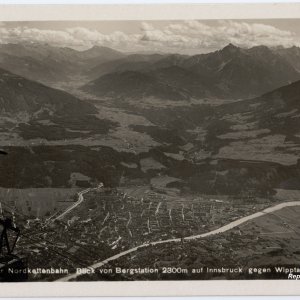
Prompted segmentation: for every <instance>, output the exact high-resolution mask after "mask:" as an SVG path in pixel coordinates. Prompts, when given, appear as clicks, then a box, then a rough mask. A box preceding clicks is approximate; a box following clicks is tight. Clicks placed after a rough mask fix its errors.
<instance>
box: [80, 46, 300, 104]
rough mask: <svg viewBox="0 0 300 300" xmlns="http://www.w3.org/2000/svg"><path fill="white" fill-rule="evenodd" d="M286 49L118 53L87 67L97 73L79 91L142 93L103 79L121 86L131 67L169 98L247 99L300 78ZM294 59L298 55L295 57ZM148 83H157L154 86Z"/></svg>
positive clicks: (112, 93) (111, 94) (130, 95)
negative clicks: (115, 57) (191, 53)
mask: <svg viewBox="0 0 300 300" xmlns="http://www.w3.org/2000/svg"><path fill="white" fill-rule="evenodd" d="M290 51H291V49H284V50H281V53H280V54H279V53H278V52H276V51H273V50H272V49H269V48H267V47H265V46H258V47H253V48H250V49H242V48H239V47H236V46H234V45H232V44H229V45H228V46H226V47H225V48H223V49H221V50H219V51H215V52H212V53H208V54H200V55H194V56H184V55H165V56H163V57H161V56H159V55H151V56H149V57H147V59H145V56H144V55H142V56H140V57H137V56H135V57H134V58H132V57H124V58H121V59H119V60H118V61H112V62H108V63H104V64H102V65H101V64H100V65H98V66H97V67H96V68H93V69H92V70H91V75H90V76H91V77H95V76H96V73H97V72H98V74H100V76H99V77H98V78H97V79H95V80H93V81H92V82H90V83H88V84H86V85H85V86H83V88H82V89H83V90H84V91H87V92H89V93H91V94H94V95H97V96H101V97H102V96H115V97H137V98H141V97H145V94H143V93H137V91H136V90H134V91H132V89H131V86H129V87H128V90H124V89H120V90H117V91H116V90H115V89H113V88H112V86H108V85H107V84H106V83H105V82H106V81H107V78H108V76H109V78H110V79H111V80H112V82H113V83H114V84H113V86H114V87H116V86H119V85H122V83H121V81H127V80H128V79H127V76H131V74H132V73H128V71H135V72H136V73H135V74H136V76H145V75H147V81H144V82H143V83H142V85H143V86H144V87H145V88H147V86H149V85H151V86H152V87H153V90H159V89H161V86H162V85H163V86H164V90H167V89H168V90H170V91H173V93H170V96H169V97H168V98H169V99H171V100H176V99H178V98H181V97H183V98H203V97H204V98H223V99H232V98H233V99H239V98H244V99H245V98H251V97H254V96H258V95H261V94H263V93H265V92H268V91H271V90H273V89H275V88H277V87H280V86H283V85H286V84H289V83H291V82H293V81H296V80H298V79H300V74H299V72H298V70H297V69H296V68H295V67H294V63H292V61H291V60H288V59H287V57H288V56H289V55H288V53H289V52H290ZM285 53H287V54H285ZM295 60H297V61H300V58H299V57H298V58H297V56H295ZM293 61H294V60H293ZM101 66H102V67H101ZM126 72H127V73H126ZM138 74H139V75H138ZM154 82H157V83H159V84H158V85H157V88H156V87H155V86H153V84H154ZM142 90H143V89H142ZM131 91H132V93H131ZM174 92H175V94H174ZM149 95H151V96H154V97H159V98H160V97H161V98H165V96H164V93H162V94H160V95H157V93H152V92H151V91H150V92H149V93H148V94H147V95H146V96H149Z"/></svg>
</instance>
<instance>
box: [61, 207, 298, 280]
mask: <svg viewBox="0 0 300 300" xmlns="http://www.w3.org/2000/svg"><path fill="white" fill-rule="evenodd" d="M289 206H300V201H291V202H284V203H280V204H277V205H275V206H272V207H269V208H266V209H264V210H262V211H260V212H257V213H254V214H252V215H249V216H246V217H242V218H240V219H238V220H235V221H233V222H231V223H229V224H227V225H224V226H222V227H220V228H218V229H215V230H212V231H209V232H207V233H202V234H197V235H192V236H188V237H185V238H184V240H186V241H188V240H196V239H200V238H205V237H208V236H211V235H215V234H219V233H223V232H226V231H228V230H230V229H233V228H235V227H237V226H239V225H241V224H243V223H245V222H248V221H250V220H253V219H256V218H258V217H261V216H263V215H265V214H269V213H272V212H274V211H277V210H280V209H282V208H284V207H289ZM181 241H182V239H181V238H173V239H167V240H160V241H155V242H151V243H147V244H142V245H140V246H137V247H134V248H131V249H128V250H126V251H123V252H120V253H118V254H116V255H114V256H111V257H109V258H107V259H105V260H103V261H100V262H98V263H95V264H93V265H91V266H88V268H93V269H97V268H100V267H102V266H104V265H106V264H107V263H109V262H111V261H114V260H116V259H118V258H120V257H123V256H125V255H127V254H129V253H132V252H135V251H137V250H139V249H142V248H146V247H149V246H150V245H151V246H154V245H158V244H167V243H174V242H181ZM77 276H79V274H76V273H74V274H70V275H68V276H65V277H62V278H60V279H58V280H57V281H69V280H71V279H75V278H76V277H77Z"/></svg>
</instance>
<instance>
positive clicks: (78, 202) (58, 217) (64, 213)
mask: <svg viewBox="0 0 300 300" xmlns="http://www.w3.org/2000/svg"><path fill="white" fill-rule="evenodd" d="M102 187H103V183H100V184H99V185H98V186H97V187H95V188H88V189H85V190H83V191H80V192H78V193H77V195H78V200H77V201H76V202H75V203H73V204H72V205H71V206H69V207H68V208H67V209H66V210H65V211H64V212H62V213H61V214H59V215H58V216H56V217H54V215H53V216H52V217H51V218H49V219H48V220H47V221H48V222H49V221H50V219H51V221H52V222H53V221H55V220H61V219H62V218H63V217H64V216H65V215H66V214H68V213H69V212H70V211H71V210H73V209H74V208H76V207H77V206H78V205H79V204H81V203H82V202H83V201H84V197H83V195H84V194H86V193H88V192H90V191H92V190H99V189H101V188H102Z"/></svg>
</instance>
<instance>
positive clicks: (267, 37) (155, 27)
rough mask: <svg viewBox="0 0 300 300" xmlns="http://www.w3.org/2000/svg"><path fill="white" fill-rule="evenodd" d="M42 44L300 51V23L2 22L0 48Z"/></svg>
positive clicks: (165, 49)
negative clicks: (294, 48)
mask: <svg viewBox="0 0 300 300" xmlns="http://www.w3.org/2000/svg"><path fill="white" fill-rule="evenodd" d="M24 41H26V42H41V43H47V44H50V45H53V46H60V47H71V48H74V49H78V50H84V49H87V48H90V47H93V46H95V45H98V46H106V47H111V48H113V49H116V50H119V51H123V52H168V53H182V54H197V53H207V52H211V51H215V50H218V49H221V48H223V47H224V46H226V45H227V44H229V43H232V44H234V45H236V46H239V47H243V48H249V47H253V46H257V45H266V46H269V47H276V46H283V47H291V46H294V45H295V46H300V19H290V20H284V19H274V20H272V19H271V20H187V21H143V22H141V21H89V22H85V21H79V22H75V21H72V22H69V21H68V22H65V21H61V22H58V21H42V22H0V43H18V42H24Z"/></svg>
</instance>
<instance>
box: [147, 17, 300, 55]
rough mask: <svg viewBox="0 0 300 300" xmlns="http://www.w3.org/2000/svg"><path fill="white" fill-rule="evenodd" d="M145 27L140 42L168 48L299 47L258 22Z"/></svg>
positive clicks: (286, 34)
mask: <svg viewBox="0 0 300 300" xmlns="http://www.w3.org/2000/svg"><path fill="white" fill-rule="evenodd" d="M149 27H150V26H145V24H144V25H143V28H144V33H143V36H142V38H141V40H142V41H146V42H149V43H150V42H155V43H160V44H161V46H163V45H165V46H166V47H168V48H172V47H173V48H178V47H181V48H182V49H191V50H192V49H193V50H197V49H198V51H203V52H205V50H208V51H210V50H211V49H219V48H222V47H224V46H225V45H227V44H229V43H233V44H235V45H237V46H240V47H253V46H257V45H266V46H278V45H282V46H286V47H290V46H292V45H295V44H296V45H299V44H300V43H299V41H298V40H296V37H295V35H294V34H293V33H292V32H290V31H285V30H280V29H278V28H276V27H274V26H270V25H265V24H260V23H253V24H249V23H246V22H236V21H220V22H217V24H214V25H207V24H206V23H204V22H200V21H185V22H180V23H179V22H177V23H171V24H169V25H167V26H165V27H164V28H161V29H155V28H153V27H152V28H151V30H147V28H149Z"/></svg>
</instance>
